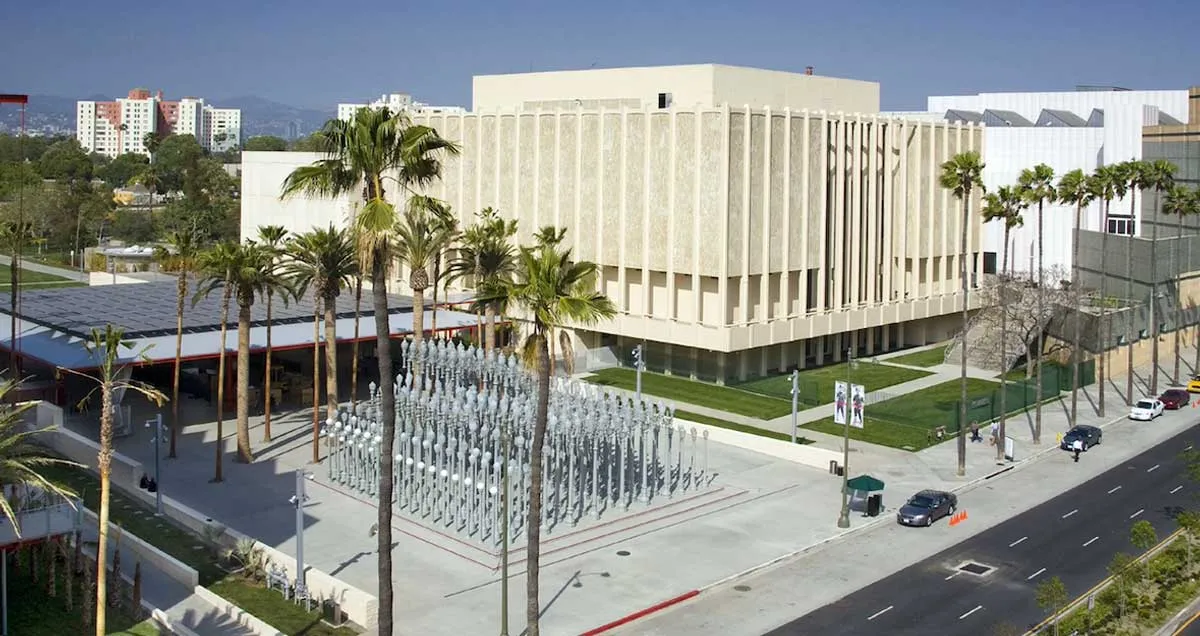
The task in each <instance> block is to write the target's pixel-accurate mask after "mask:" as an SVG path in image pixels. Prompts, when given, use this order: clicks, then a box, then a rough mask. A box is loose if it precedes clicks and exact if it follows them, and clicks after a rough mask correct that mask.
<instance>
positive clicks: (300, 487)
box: [288, 468, 386, 593]
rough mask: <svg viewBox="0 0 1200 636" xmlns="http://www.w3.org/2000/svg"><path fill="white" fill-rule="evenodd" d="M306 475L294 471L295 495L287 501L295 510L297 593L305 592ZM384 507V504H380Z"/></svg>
mask: <svg viewBox="0 0 1200 636" xmlns="http://www.w3.org/2000/svg"><path fill="white" fill-rule="evenodd" d="M306 477H308V475H307V474H306V473H305V472H304V469H302V468H298V469H296V494H294V495H292V498H291V499H289V500H288V501H289V502H290V503H291V504H292V505H293V506H295V508H296V586H295V589H296V591H297V592H300V591H305V593H307V590H308V588H307V586H305V585H304V502H306V501H308V495H307V494H305V493H304V480H305V478H306ZM380 505H386V504H380Z"/></svg>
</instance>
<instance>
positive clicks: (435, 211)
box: [429, 201, 462, 338]
mask: <svg viewBox="0 0 1200 636" xmlns="http://www.w3.org/2000/svg"><path fill="white" fill-rule="evenodd" d="M429 212H430V213H431V214H432V215H433V234H434V239H435V242H436V243H437V245H438V250H437V252H436V253H434V255H433V259H432V262H431V263H430V266H429V285H430V287H431V288H432V289H433V315H432V316H430V318H429V331H430V333H431V334H432V335H433V337H434V338H436V337H437V309H438V289H439V288H441V287H445V286H446V282H447V280H446V278H447V277H446V276H445V273H446V272H445V271H444V270H445V268H446V263H445V261H446V252H448V251H449V250H450V249H451V248H452V247H453V245H454V243H455V241H457V240H458V239H459V238H460V237H461V235H462V233H461V232H460V231H459V229H458V219H457V218H455V216H454V214H453V213H452V212H451V211H450V206H449V205H446V203H444V202H442V201H434V202H433V205H431V206H430V208H429Z"/></svg>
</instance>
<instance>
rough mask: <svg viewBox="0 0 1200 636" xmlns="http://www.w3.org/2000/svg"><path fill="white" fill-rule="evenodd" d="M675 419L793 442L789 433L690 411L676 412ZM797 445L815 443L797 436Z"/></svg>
mask: <svg viewBox="0 0 1200 636" xmlns="http://www.w3.org/2000/svg"><path fill="white" fill-rule="evenodd" d="M675 417H679V418H682V419H685V420H688V421H689V422H695V423H697V424H707V425H708V426H715V427H717V428H727V429H729V430H731V431H737V432H739V433H749V434H751V435H758V436H760V437H769V438H771V439H777V440H780V441H784V442H790V441H792V436H791V434H789V433H780V432H778V431H771V430H767V429H765V428H758V427H757V426H746V425H745V424H737V423H735V422H728V421H725V420H719V419H717V418H715V417H708V416H707V415H700V414H699V413H691V412H688V411H675ZM796 443H797V444H811V443H813V441H812V440H811V439H807V438H805V437H800V436H797V437H796Z"/></svg>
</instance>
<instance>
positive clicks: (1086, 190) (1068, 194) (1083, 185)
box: [1057, 170, 1096, 425]
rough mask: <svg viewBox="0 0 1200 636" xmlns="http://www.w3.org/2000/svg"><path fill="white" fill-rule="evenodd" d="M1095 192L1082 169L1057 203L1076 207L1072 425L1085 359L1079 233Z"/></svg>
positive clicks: (1066, 182) (1071, 175)
mask: <svg viewBox="0 0 1200 636" xmlns="http://www.w3.org/2000/svg"><path fill="white" fill-rule="evenodd" d="M1095 196H1096V195H1095V193H1093V192H1092V189H1091V188H1090V187H1089V186H1088V178H1087V175H1085V174H1084V173H1083V171H1082V170H1072V171H1070V172H1068V173H1066V174H1064V175H1063V176H1062V178H1061V179H1059V180H1058V192H1057V200H1058V201H1061V202H1062V203H1068V204H1071V205H1074V206H1075V224H1074V232H1073V233H1072V244H1073V246H1074V247H1073V248H1072V257H1071V259H1072V260H1071V263H1072V265H1071V267H1072V271H1071V289H1072V290H1074V292H1075V302H1074V305H1075V307H1074V310H1075V327H1074V329H1073V331H1074V334H1072V336H1073V337H1072V349H1073V351H1072V352H1071V424H1072V425H1074V424H1075V422H1076V416H1077V413H1078V412H1079V411H1078V408H1079V362H1080V359H1081V358H1083V284H1082V282H1080V280H1079V243H1080V241H1079V231H1080V229H1081V228H1082V225H1081V224H1080V223H1081V221H1082V217H1083V206H1085V205H1087V204H1089V203H1091V202H1092V200H1093V199H1094V198H1095Z"/></svg>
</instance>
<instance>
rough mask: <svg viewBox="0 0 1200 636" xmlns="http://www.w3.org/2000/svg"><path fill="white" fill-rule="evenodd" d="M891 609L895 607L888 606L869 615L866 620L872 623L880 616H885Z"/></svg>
mask: <svg viewBox="0 0 1200 636" xmlns="http://www.w3.org/2000/svg"><path fill="white" fill-rule="evenodd" d="M893 607H895V605H888V606H887V607H885V608H883V609H881V610H879V611H878V612H875V613H874V614H871V615H870V616H868V617H867V620H869V621H873V620H875V619H877V618H879V617H880V616H883V615H884V614H887V613H888V612H890V611H892V608H893Z"/></svg>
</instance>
